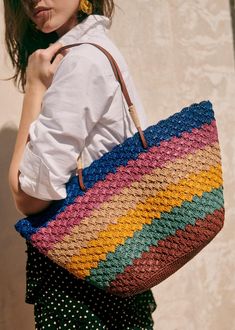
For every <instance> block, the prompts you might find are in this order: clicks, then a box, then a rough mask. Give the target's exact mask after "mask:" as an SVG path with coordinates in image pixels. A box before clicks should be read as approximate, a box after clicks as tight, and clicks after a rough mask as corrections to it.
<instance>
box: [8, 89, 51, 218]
mask: <svg viewBox="0 0 235 330" xmlns="http://www.w3.org/2000/svg"><path fill="white" fill-rule="evenodd" d="M44 92H45V90H44V89H43V88H40V87H39V86H37V85H35V86H32V85H31V86H27V87H26V92H25V96H24V100H23V109H22V113H21V119H20V124H19V130H18V134H17V138H16V143H15V148H14V152H13V156H12V160H11V164H10V169H9V185H10V188H11V192H12V195H13V198H14V201H15V205H16V208H17V209H18V210H19V211H20V212H21V213H23V214H25V215H29V214H32V213H37V212H39V211H42V210H43V209H45V208H47V207H48V206H49V204H50V203H51V201H43V200H41V199H37V198H35V197H32V196H29V195H27V194H26V193H25V192H24V191H23V190H22V189H21V187H20V184H19V173H20V172H19V164H20V161H21V158H22V155H23V152H24V149H25V145H26V142H27V138H28V133H29V127H30V124H31V123H32V122H33V121H34V120H35V119H37V117H38V115H39V113H40V110H41V102H42V98H43V95H44Z"/></svg>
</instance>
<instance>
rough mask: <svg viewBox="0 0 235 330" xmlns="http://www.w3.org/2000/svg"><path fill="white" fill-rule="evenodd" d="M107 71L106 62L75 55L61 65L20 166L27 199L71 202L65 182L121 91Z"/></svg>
mask: <svg viewBox="0 0 235 330" xmlns="http://www.w3.org/2000/svg"><path fill="white" fill-rule="evenodd" d="M103 72H104V70H102V63H101V64H99V63H97V61H95V60H94V61H93V60H92V59H91V58H87V57H85V56H80V55H78V54H76V53H74V54H73V53H72V54H70V53H68V54H67V55H66V56H65V58H64V59H63V60H62V62H61V63H60V66H59V67H58V69H57V71H56V73H55V75H54V78H53V81H52V84H51V86H50V87H49V89H48V90H47V92H46V93H45V95H44V98H43V101H42V110H41V113H40V115H39V117H38V118H37V120H35V121H34V122H33V123H32V124H31V126H30V130H29V135H30V141H29V142H28V143H27V144H26V147H25V150H24V154H23V157H22V159H21V162H20V166H19V171H20V175H19V182H20V186H21V189H22V190H23V191H24V192H25V193H27V194H28V195H30V196H33V197H36V198H39V199H42V200H45V201H49V200H59V199H63V198H65V197H66V188H65V183H66V182H68V181H69V179H70V177H71V173H73V172H74V170H75V169H76V160H77V157H78V155H79V153H80V152H81V151H82V149H83V147H84V143H85V139H86V138H87V137H88V135H89V133H90V132H91V131H92V130H93V129H95V125H96V123H97V122H98V121H99V120H100V118H101V117H102V114H104V113H105V112H106V111H108V109H109V107H110V104H111V103H112V98H113V96H114V94H115V89H116V88H117V81H116V80H115V78H114V76H112V75H104V73H103Z"/></svg>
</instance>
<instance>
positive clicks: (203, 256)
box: [0, 0, 235, 330]
mask: <svg viewBox="0 0 235 330" xmlns="http://www.w3.org/2000/svg"><path fill="white" fill-rule="evenodd" d="M116 3H117V4H118V6H119V7H120V9H118V8H117V9H116V15H115V18H114V22H113V27H112V30H111V37H112V38H113V39H114V41H115V42H116V43H117V45H118V46H119V47H120V49H121V51H122V52H123V54H124V56H125V57H126V60H127V62H128V64H129V67H130V70H131V72H132V75H133V78H134V80H135V82H136V86H137V89H138V91H139V94H140V96H141V99H142V102H143V104H144V106H145V109H146V112H147V114H148V117H149V121H150V122H151V123H153V122H156V121H158V120H159V119H162V118H165V117H167V116H168V115H170V114H173V113H174V112H175V111H178V110H180V108H181V107H183V106H186V105H188V104H190V103H194V102H198V101H201V100H204V99H210V100H211V101H212V103H213V104H214V109H215V112H216V117H217V120H218V129H219V136H220V140H221V148H222V156H223V170H224V180H225V184H224V188H225V200H226V222H225V226H224V228H223V230H222V231H221V232H220V233H219V235H218V236H217V237H216V238H215V239H214V240H213V241H212V242H211V243H210V245H209V246H207V247H206V248H205V249H204V250H203V251H202V252H201V253H200V254H199V255H197V256H196V257H195V258H194V259H193V260H192V261H191V262H190V263H188V264H187V265H186V266H184V267H183V268H182V269H181V270H180V271H178V272H177V273H176V274H174V275H172V277H170V278H169V279H167V280H166V281H164V282H163V283H161V284H160V285H158V286H157V287H155V288H154V289H153V291H154V295H155V297H156V301H157V303H158V308H157V310H156V312H155V314H154V319H155V329H158V330H235V319H234V315H233V314H234V311H235V275H234V274H235V265H234V259H235V258H234V257H235V253H234V251H235V243H234V234H235V223H234V221H233V219H234V215H235V203H234V199H235V197H234V196H235V195H234V185H235V170H234V168H235V152H234V151H235V147H234V146H235V136H234V127H235V114H234V107H235V97H234V94H235V93H234V91H235V72H234V62H233V48H232V40H233V38H232V29H231V20H230V14H229V1H228V0H188V1H185V0H164V1H163V0H132V1H127V0H117V1H116ZM0 13H1V14H0V42H1V47H0V78H4V77H9V74H10V72H11V71H10V65H9V63H8V62H7V60H6V55H5V52H4V50H3V24H2V2H0ZM0 100H1V103H0V173H1V185H0V203H1V206H0V219H1V231H0V240H1V241H0V242H1V243H0V244H1V253H0V255H1V275H0V276H1V282H0V294H1V298H0V310H1V312H0V329H3V330H22V329H24V330H31V329H33V328H34V327H33V309H32V306H30V305H26V304H25V303H24V290H25V269H24V267H25V253H24V251H25V245H24V241H23V240H22V239H21V238H20V237H18V235H17V234H16V233H15V231H14V228H13V224H14V223H15V222H16V220H17V219H18V218H19V217H20V214H19V213H17V212H16V211H15V209H14V205H13V202H12V199H11V196H10V193H9V189H8V186H7V170H8V166H9V162H10V157H11V153H12V149H13V146H14V141H15V137H16V130H17V125H18V123H19V118H20V110H21V102H22V95H20V94H19V93H18V92H17V91H16V89H14V87H13V84H12V83H11V82H3V81H0Z"/></svg>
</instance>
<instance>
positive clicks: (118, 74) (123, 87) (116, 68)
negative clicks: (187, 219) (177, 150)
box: [52, 42, 148, 190]
mask: <svg viewBox="0 0 235 330" xmlns="http://www.w3.org/2000/svg"><path fill="white" fill-rule="evenodd" d="M83 44H89V45H93V46H95V47H97V48H99V49H100V50H101V51H102V52H103V53H104V54H105V55H106V56H107V58H108V60H109V62H110V64H111V66H112V69H113V72H114V75H115V77H116V79H117V80H118V81H119V83H120V86H121V90H122V93H123V95H124V97H125V100H126V103H127V105H128V109H129V112H130V115H131V118H132V120H133V122H134V124H135V126H136V129H137V130H138V132H139V136H140V139H141V142H142V145H143V147H144V148H145V149H146V148H147V147H148V144H147V141H146V139H145V136H144V133H143V131H142V129H141V126H140V121H139V118H138V115H137V112H136V109H135V106H134V105H133V103H132V102H131V99H130V95H129V93H128V90H127V87H126V84H125V81H124V79H123V76H122V73H121V70H120V69H119V66H118V64H117V62H116V61H115V59H114V58H113V56H112V55H111V54H110V53H109V52H108V51H107V50H106V49H104V48H103V47H101V46H100V45H97V44H94V43H91V42H80V43H74V44H70V45H66V46H63V47H61V48H60V49H59V50H58V51H57V52H56V53H55V55H54V56H53V58H52V62H53V60H54V58H55V57H56V56H57V55H58V54H59V53H60V52H62V51H63V50H65V49H68V48H72V47H75V46H80V45H83ZM78 164H79V165H78V166H77V175H78V183H79V185H80V187H81V189H82V190H86V187H85V185H84V182H83V176H82V162H81V160H79V162H78Z"/></svg>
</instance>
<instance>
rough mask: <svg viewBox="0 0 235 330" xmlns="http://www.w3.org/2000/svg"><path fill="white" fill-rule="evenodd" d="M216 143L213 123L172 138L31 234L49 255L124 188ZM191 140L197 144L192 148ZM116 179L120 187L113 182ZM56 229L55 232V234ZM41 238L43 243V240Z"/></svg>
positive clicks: (133, 161)
mask: <svg viewBox="0 0 235 330" xmlns="http://www.w3.org/2000/svg"><path fill="white" fill-rule="evenodd" d="M217 140H218V136H217V129H216V123H215V121H212V122H211V124H209V125H208V124H205V125H203V126H202V127H201V128H200V129H196V128H195V129H193V130H192V133H188V132H185V133H183V134H182V137H180V138H177V137H173V138H172V139H171V140H169V141H163V142H161V144H160V146H158V147H156V146H154V147H152V148H150V149H149V150H148V152H145V153H142V154H140V155H139V157H138V158H137V160H130V161H129V162H128V163H127V165H126V166H120V167H119V168H118V169H117V172H116V173H114V174H113V173H110V174H108V175H107V176H106V179H105V180H104V181H98V182H97V183H95V184H94V186H93V187H92V188H91V189H90V190H88V191H87V193H86V195H84V196H79V197H78V198H77V199H76V204H72V205H69V206H68V207H67V208H66V210H65V211H63V212H61V213H60V214H59V215H58V216H57V217H56V219H55V220H53V221H51V222H50V223H49V224H48V226H47V227H44V228H41V229H40V230H39V231H38V232H37V233H36V234H34V235H32V237H31V239H32V241H33V242H37V246H38V247H40V248H41V249H42V252H44V253H45V252H47V251H48V250H50V249H52V248H53V245H54V244H55V243H56V242H59V241H61V240H62V238H63V237H64V236H65V235H66V234H69V233H70V232H71V230H72V228H73V227H74V225H77V224H79V223H80V221H81V220H82V218H84V217H89V216H90V215H91V213H92V212H93V209H94V208H98V207H99V206H100V205H101V204H102V203H103V202H105V201H107V200H109V199H110V198H111V197H112V196H113V195H115V194H118V193H119V192H120V191H121V190H122V189H123V188H127V187H130V185H131V184H132V183H133V182H135V181H140V180H141V177H142V176H143V175H145V174H149V173H151V172H152V170H153V169H155V168H156V167H164V165H165V163H166V162H167V161H174V159H176V158H180V157H181V156H184V155H186V154H189V153H193V152H194V151H195V150H198V149H202V148H204V147H206V146H207V145H211V144H213V143H214V142H216V141H217ZM192 141H194V142H193V146H192ZM166 148H167V149H166ZM169 149H171V150H174V153H172V151H170V152H168V151H166V150H169ZM133 165H134V168H135V174H134V175H133V173H132V175H131V176H130V174H129V173H131V172H132V170H133ZM114 179H115V182H117V184H114V183H113V182H112V181H111V180H114ZM97 193H98V194H97ZM98 198H99V199H98ZM88 206H89V209H88ZM71 214H72V215H73V216H72V217H71ZM74 214H76V219H74ZM62 217H65V219H66V220H63V219H62ZM63 225H64V226H63ZM54 228H55V229H56V232H54ZM42 235H43V241H44V243H43V242H42V240H41V239H42ZM45 240H46V243H45Z"/></svg>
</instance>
